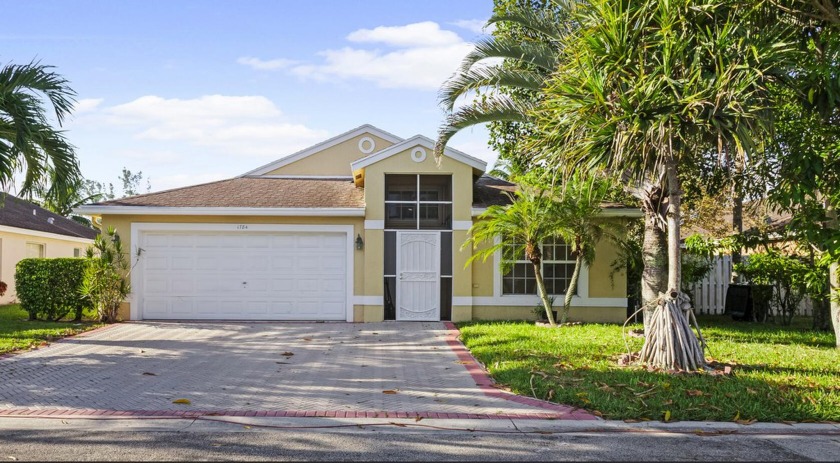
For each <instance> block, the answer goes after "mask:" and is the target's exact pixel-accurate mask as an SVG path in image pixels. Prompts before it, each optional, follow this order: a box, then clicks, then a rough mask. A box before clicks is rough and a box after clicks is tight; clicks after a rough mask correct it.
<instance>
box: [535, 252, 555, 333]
mask: <svg viewBox="0 0 840 463" xmlns="http://www.w3.org/2000/svg"><path fill="white" fill-rule="evenodd" d="M531 263H532V264H533V265H534V279H535V280H536V281H537V292H538V293H539V295H540V300H541V301H542V303H543V307H545V316H546V318H548V323H549V324H550V325H551V326H557V321H556V320H554V311H553V310H551V309H552V307H551V301H550V300H549V299H548V292H547V291H546V290H545V281H544V280H543V276H542V271H541V270H540V261H537V262H534V261H531Z"/></svg>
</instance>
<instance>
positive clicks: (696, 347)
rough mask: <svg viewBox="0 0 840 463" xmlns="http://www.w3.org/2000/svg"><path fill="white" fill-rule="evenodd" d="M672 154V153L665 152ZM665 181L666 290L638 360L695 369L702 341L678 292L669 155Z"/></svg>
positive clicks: (676, 207) (676, 219) (676, 193)
mask: <svg viewBox="0 0 840 463" xmlns="http://www.w3.org/2000/svg"><path fill="white" fill-rule="evenodd" d="M669 154H672V153H669ZM665 171H666V178H667V181H668V214H667V217H666V218H667V224H668V294H667V296H666V297H665V298H664V300H663V301H662V302H661V303H660V304H658V305H657V306H656V309H655V310H654V312H653V315H652V316H651V320H650V327H649V332H648V333H647V335H646V336H645V343H644V345H643V346H642V351H641V353H640V355H639V360H640V361H641V362H643V363H646V364H647V365H649V366H651V367H654V368H662V369H664V370H669V371H670V370H678V371H679V370H697V369H700V368H703V367H705V366H706V361H705V358H704V355H703V354H704V344H701V342H700V340H699V339H698V336H699V337H700V339H702V335H701V334H700V330H699V327H697V324H696V321H695V327H696V328H697V334H696V335H695V333H694V332H693V331H692V330H691V324H690V323H689V321H688V320H689V317H693V313H692V312H691V303H690V301H689V300H688V296H686V295H685V294H682V293H681V292H680V183H679V178H678V177H677V163H676V160H675V159H674V158H673V156H669V157H668V158H667V160H666V161H665Z"/></svg>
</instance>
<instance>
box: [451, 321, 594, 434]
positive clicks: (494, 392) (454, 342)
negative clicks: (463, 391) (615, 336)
mask: <svg viewBox="0 0 840 463" xmlns="http://www.w3.org/2000/svg"><path fill="white" fill-rule="evenodd" d="M443 324H444V326H446V343H447V344H448V345H449V347H450V348H451V349H452V350H453V351H454V352H455V355H457V356H458V360H459V361H460V363H461V364H463V365H464V368H466V369H467V371H468V372H469V373H470V376H472V378H473V380H475V384H476V386H478V387H479V389H481V391H482V392H484V395H486V396H488V397H493V398H497V399H504V400H510V401H511V402H516V403H520V404H524V405H530V406H532V407H537V408H542V409H545V410H551V411H553V412H555V414H560V415H562V416H563V418H560V419H572V420H600V419H601V418H599V417H597V416H595V415H593V414H591V413H589V412H587V411H586V410H583V409H580V408H575V407H571V406H569V405H560V404H555V403H551V402H546V401H544V400H539V399H534V398H531V397H524V396H521V395H516V394H513V393H511V392H507V391H503V390H501V389H498V388H497V387H495V382H494V381H493V378H491V377H490V375H489V374H488V373H487V370H485V369H484V368H483V367H482V366H481V364H480V363H478V360H476V359H475V357H473V356H472V354H470V351H469V350H468V349H467V347H466V346H464V344H463V343H462V342H461V341H460V339H459V336H460V335H461V332H460V331H459V330H458V327H457V326H455V324H454V323H452V322H443Z"/></svg>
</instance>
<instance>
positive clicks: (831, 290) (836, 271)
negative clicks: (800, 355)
mask: <svg viewBox="0 0 840 463" xmlns="http://www.w3.org/2000/svg"><path fill="white" fill-rule="evenodd" d="M826 214H827V215H828V219H829V222H828V227H829V228H831V229H833V230H837V229H838V226H839V225H840V224H838V220H837V210H836V209H835V208H834V207H833V206H832V205H830V204H826ZM828 279H829V285H828V296H829V298H830V300H831V324H832V325H833V326H834V345H835V347H837V348H838V349H840V263H838V262H836V261H835V262H832V263H831V265H830V266H829V267H828Z"/></svg>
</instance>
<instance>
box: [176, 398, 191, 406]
mask: <svg viewBox="0 0 840 463" xmlns="http://www.w3.org/2000/svg"><path fill="white" fill-rule="evenodd" d="M172 403H173V404H184V405H189V404H191V403H192V401H191V400H190V399H175V400H173V401H172Z"/></svg>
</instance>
